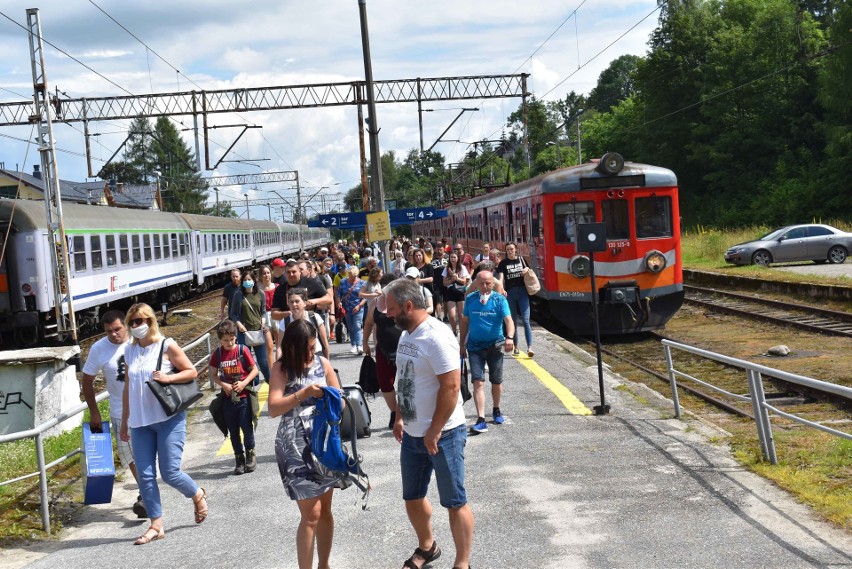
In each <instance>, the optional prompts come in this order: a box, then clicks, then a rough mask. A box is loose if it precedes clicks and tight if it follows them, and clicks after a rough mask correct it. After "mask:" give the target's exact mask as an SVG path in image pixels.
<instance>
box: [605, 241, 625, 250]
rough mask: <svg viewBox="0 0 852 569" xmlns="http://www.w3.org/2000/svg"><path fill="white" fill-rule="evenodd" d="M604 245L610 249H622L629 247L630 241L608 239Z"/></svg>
mask: <svg viewBox="0 0 852 569" xmlns="http://www.w3.org/2000/svg"><path fill="white" fill-rule="evenodd" d="M606 245H607V247H609V248H610V249H623V248H625V247H630V241H608V242H607V244H606Z"/></svg>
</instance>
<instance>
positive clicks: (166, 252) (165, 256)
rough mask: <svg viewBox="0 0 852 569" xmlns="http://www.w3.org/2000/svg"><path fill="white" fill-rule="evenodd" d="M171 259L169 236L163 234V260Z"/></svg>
mask: <svg viewBox="0 0 852 569" xmlns="http://www.w3.org/2000/svg"><path fill="white" fill-rule="evenodd" d="M169 257H171V252H170V249H169V234H168V233H163V259H168V258H169Z"/></svg>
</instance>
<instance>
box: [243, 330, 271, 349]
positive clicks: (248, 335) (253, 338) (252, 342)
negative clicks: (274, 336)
mask: <svg viewBox="0 0 852 569" xmlns="http://www.w3.org/2000/svg"><path fill="white" fill-rule="evenodd" d="M243 337H244V338H245V340H246V346H262V345H263V344H265V343H266V331H265V330H263V329H261V330H246V331H245V332H243Z"/></svg>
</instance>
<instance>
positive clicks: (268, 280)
mask: <svg viewBox="0 0 852 569" xmlns="http://www.w3.org/2000/svg"><path fill="white" fill-rule="evenodd" d="M257 270H258V272H259V273H260V284H259V285H258V289H259V290H260V291H261V292H262V293H263V295H264V297H265V300H266V312H264V313H263V325H264V326H266V327H267V328H269V330H270V333H271V334H273V336H272V343H271V345H269V346H267V350H266V356H267V361H272V356H273V352H274V350H275V342H276V338H275V336H274V334H275V328H276V327H275V326H273V324H272V311H271V307H272V297H273V296H275V289H276V288H278V283H275V282H273V281H272V267H270V266H269V265H261V266H260V267H258V269H257Z"/></svg>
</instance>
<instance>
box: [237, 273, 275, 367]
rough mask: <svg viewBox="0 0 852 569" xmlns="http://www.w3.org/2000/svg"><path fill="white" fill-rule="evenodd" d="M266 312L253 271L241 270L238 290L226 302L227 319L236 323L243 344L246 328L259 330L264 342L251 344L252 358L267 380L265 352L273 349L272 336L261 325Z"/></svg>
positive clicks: (240, 342)
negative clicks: (227, 302)
mask: <svg viewBox="0 0 852 569" xmlns="http://www.w3.org/2000/svg"><path fill="white" fill-rule="evenodd" d="M264 312H266V295H265V294H264V293H263V292H261V291H260V289H259V287H258V286H257V284H256V279H255V278H254V271H243V274H242V277H241V278H240V290H238V291H235V292H234V296H233V297H232V298H231V302H230V303H229V304H228V319H229V320H232V321H233V322H235V323H236V325H237V330H239V332H240V333H239V334H238V335H237V343H238V344H245V343H246V337H245V332H246V331H247V330H251V331H256V330H261V331H262V332H263V337H264V338H265V339H266V342H265V343H263V344H261V345H259V346H252V349H253V350H254V359H255V362H256V363H257V367H258V368H259V369H260V372H261V373H262V374H263V378H264V379H265V380H266V381H267V382H269V360H268V359H267V353H268V352H269V351H270V350H272V349H273V347H274V344H272V336H271V334H270V333H269V330H267V329H266V327H265V326H264V325H263V313H264Z"/></svg>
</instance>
